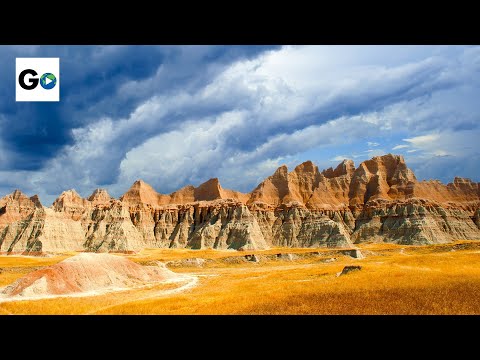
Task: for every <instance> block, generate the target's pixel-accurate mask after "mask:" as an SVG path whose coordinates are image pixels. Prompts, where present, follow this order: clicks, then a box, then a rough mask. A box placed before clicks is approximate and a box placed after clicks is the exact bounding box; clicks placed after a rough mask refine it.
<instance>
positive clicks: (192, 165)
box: [0, 46, 480, 206]
mask: <svg viewBox="0 0 480 360" xmlns="http://www.w3.org/2000/svg"><path fill="white" fill-rule="evenodd" d="M16 57H59V58H60V78H61V88H60V102H45V103H41V102H16V101H15V81H16V79H15V58H16ZM0 63H1V64H2V66H1V67H0V78H1V79H3V80H4V81H1V82H0V197H2V196H4V195H6V194H9V193H11V192H12V191H13V190H14V189H20V190H22V191H23V192H24V193H26V194H28V195H29V196H31V195H34V194H38V195H39V196H40V199H41V201H42V203H43V204H44V205H46V206H49V205H50V204H51V203H52V202H53V201H54V200H55V198H56V197H58V195H59V194H60V193H61V192H62V191H64V190H67V189H72V188H73V189H75V190H76V191H77V192H78V193H79V194H80V195H82V196H84V197H88V196H89V195H90V194H91V193H92V192H93V190H94V189H96V188H106V189H107V190H108V191H109V193H110V194H111V195H112V196H115V197H119V196H121V195H122V194H123V193H124V192H126V191H127V190H128V188H129V187H130V186H131V185H132V183H133V182H134V181H136V180H137V179H143V180H144V181H145V182H147V183H149V184H151V185H152V186H153V187H154V188H155V189H156V190H157V191H158V192H160V193H164V194H167V193H171V192H173V191H175V190H177V189H179V188H181V187H183V186H185V185H189V184H192V185H195V186H197V185H199V184H201V183H202V182H204V181H206V180H208V179H210V178H213V177H218V178H219V179H220V183H221V184H222V186H223V187H224V188H231V189H235V190H239V191H242V192H249V191H251V190H253V189H254V188H255V187H256V185H258V183H260V182H261V181H262V180H263V179H264V178H265V177H267V176H269V175H271V174H272V173H273V172H274V171H275V170H276V169H277V168H278V167H279V166H280V165H282V164H286V165H287V166H288V168H289V170H293V169H294V167H295V166H296V165H298V164H300V163H302V162H303V161H306V160H312V161H313V162H314V163H315V164H317V165H318V166H319V168H320V170H322V169H325V168H328V167H331V166H333V167H335V166H336V165H337V164H338V163H339V162H340V161H342V160H343V159H345V158H347V159H352V160H354V162H355V165H358V164H359V163H360V162H362V161H364V160H366V159H369V158H371V157H373V156H377V155H383V154H388V153H393V154H400V155H403V156H404V157H405V160H406V162H407V165H408V166H409V167H410V168H411V169H412V170H413V171H414V172H415V174H416V176H417V178H418V179H419V180H423V179H426V180H428V179H439V180H441V181H442V182H444V183H448V182H451V181H452V180H453V178H454V177H455V176H462V177H468V178H470V179H472V180H474V181H480V167H479V164H480V146H479V145H478V142H479V141H480V101H479V94H480V92H479V90H480V47H478V46H0Z"/></svg>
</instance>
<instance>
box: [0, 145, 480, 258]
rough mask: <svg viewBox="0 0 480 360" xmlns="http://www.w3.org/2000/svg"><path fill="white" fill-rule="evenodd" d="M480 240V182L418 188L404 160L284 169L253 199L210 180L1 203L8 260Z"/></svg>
mask: <svg viewBox="0 0 480 360" xmlns="http://www.w3.org/2000/svg"><path fill="white" fill-rule="evenodd" d="M462 239H465V240H480V183H476V182H472V181H470V180H469V179H464V178H459V177H456V178H455V179H454V181H453V183H449V184H447V185H444V184H442V183H441V182H439V181H436V180H430V181H417V179H416V178H415V175H414V173H413V172H412V171H411V170H410V169H409V168H408V167H407V165H406V164H405V161H404V159H403V157H402V156H399V155H391V154H388V155H384V156H379V157H374V158H372V159H370V160H367V161H364V162H362V163H361V164H360V165H359V166H358V167H357V168H355V165H354V163H353V161H351V160H344V161H343V162H341V163H340V164H339V165H338V166H337V167H336V168H335V169H333V168H329V169H327V170H323V171H319V169H318V167H317V166H315V165H314V164H313V163H312V162H311V161H307V162H304V163H303V164H300V165H298V166H297V167H296V168H295V169H294V170H293V171H291V172H289V171H288V169H287V167H286V166H281V167H279V168H278V169H277V170H276V171H275V173H274V174H273V175H272V176H269V177H268V178H266V179H265V180H264V181H263V182H261V183H260V184H259V185H258V186H257V187H256V188H255V189H254V190H253V191H252V192H251V193H249V194H243V193H240V192H237V191H233V190H227V189H224V188H222V187H221V185H220V183H219V181H218V179H210V180H208V181H207V182H205V183H203V184H201V185H199V186H198V187H194V186H186V187H184V188H182V189H180V190H178V191H175V192H174V193H172V194H169V195H167V194H160V193H157V192H156V191H155V190H154V189H153V188H152V187H151V186H150V185H148V184H146V183H145V182H143V181H141V180H138V181H136V182H135V183H134V184H133V185H132V187H131V188H130V189H129V190H128V191H127V192H126V193H125V194H124V195H123V196H121V197H120V198H119V199H114V198H112V197H111V196H110V195H109V194H108V193H107V191H106V190H104V189H97V190H95V191H94V192H93V193H92V195H91V196H90V197H89V198H88V199H84V198H82V197H81V196H80V195H78V194H77V193H76V192H75V190H68V191H65V192H63V193H62V194H61V195H60V196H59V197H58V198H57V199H56V200H55V201H54V203H53V204H52V206H50V207H45V206H43V205H42V204H41V202H40V199H39V198H38V196H36V195H35V196H32V197H30V198H29V197H27V196H26V195H24V194H23V193H22V192H21V191H19V190H15V191H14V192H13V193H12V194H10V195H7V196H5V197H3V198H1V199H0V252H2V253H23V254H35V253H39V252H63V251H71V250H73V251H85V250H86V251H94V252H108V251H137V250H140V249H142V248H169V247H170V248H184V247H187V248H192V249H201V248H217V249H237V250H247V249H266V248H269V247H276V246H286V247H351V246H352V245H353V244H355V243H360V242H391V243H399V244H433V243H445V242H450V241H454V240H462Z"/></svg>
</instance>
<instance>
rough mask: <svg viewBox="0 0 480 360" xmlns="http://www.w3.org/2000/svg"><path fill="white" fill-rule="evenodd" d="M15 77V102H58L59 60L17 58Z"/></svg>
mask: <svg viewBox="0 0 480 360" xmlns="http://www.w3.org/2000/svg"><path fill="white" fill-rule="evenodd" d="M16 77H17V79H16V80H17V83H16V100H17V101H60V59H59V58H17V59H16ZM39 85H40V86H39Z"/></svg>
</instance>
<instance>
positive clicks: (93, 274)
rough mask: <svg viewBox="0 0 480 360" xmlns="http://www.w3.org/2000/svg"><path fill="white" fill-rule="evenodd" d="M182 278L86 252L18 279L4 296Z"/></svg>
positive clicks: (83, 291)
mask: <svg viewBox="0 0 480 360" xmlns="http://www.w3.org/2000/svg"><path fill="white" fill-rule="evenodd" d="M175 278H180V276H179V275H177V274H175V273H174V272H172V271H170V270H168V269H167V268H165V267H164V266H141V265H138V264H136V263H134V262H133V261H131V260H128V259H126V258H123V257H120V256H115V255H109V254H91V253H90V254H87V253H82V254H79V255H76V256H73V257H71V258H68V259H66V260H63V261H61V262H59V263H58V264H55V265H52V266H49V267H47V268H45V269H41V270H37V271H34V272H31V273H29V274H27V275H26V276H24V277H22V278H20V279H18V280H17V281H15V282H14V283H13V284H12V285H9V286H7V287H6V288H5V289H4V290H3V291H2V294H1V295H2V297H6V298H11V297H21V298H42V297H51V296H65V295H88V294H91V295H93V294H95V295H97V294H101V293H104V292H107V291H116V290H122V289H123V290H125V289H130V288H133V287H138V286H144V285H146V284H149V283H155V282H159V281H164V280H167V279H175Z"/></svg>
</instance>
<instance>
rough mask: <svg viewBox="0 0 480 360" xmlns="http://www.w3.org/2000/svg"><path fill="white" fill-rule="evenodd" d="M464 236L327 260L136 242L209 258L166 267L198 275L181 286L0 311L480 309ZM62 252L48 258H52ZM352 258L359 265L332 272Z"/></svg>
mask: <svg viewBox="0 0 480 360" xmlns="http://www.w3.org/2000/svg"><path fill="white" fill-rule="evenodd" d="M463 243H465V244H467V245H468V244H470V243H469V242H463ZM471 244H472V246H470V247H467V248H466V249H465V250H456V251H451V249H452V245H451V244H449V245H448V246H447V245H439V246H429V247H413V246H412V247H409V246H399V245H391V244H368V245H362V248H363V249H368V250H369V251H372V252H373V253H374V254H376V255H371V256H368V257H367V258H366V259H361V260H360V259H351V258H349V257H346V256H341V257H339V256H337V255H336V256H335V257H337V259H338V261H336V262H333V263H322V262H319V261H318V259H316V258H310V259H301V260H298V261H294V262H289V261H283V260H282V261H276V260H272V261H267V262H260V263H240V264H229V263H225V262H222V261H221V260H220V258H222V257H225V256H238V255H244V254H246V253H247V252H245V253H239V252H231V251H215V250H200V251H198V250H185V249H179V250H169V249H154V250H144V251H142V252H141V253H139V254H136V255H124V256H127V257H129V258H131V259H132V260H135V261H139V262H142V261H148V260H156V259H158V260H163V261H166V260H173V259H184V258H193V257H201V258H209V259H214V260H215V259H216V261H214V262H213V265H212V266H206V267H204V268H191V267H190V268H178V269H174V271H178V272H182V273H192V274H195V275H197V276H199V283H198V286H197V287H195V288H193V289H191V290H188V291H186V292H183V293H177V294H173V295H170V296H163V297H157V298H150V299H145V297H148V296H149V294H152V291H155V290H158V289H163V288H162V286H161V285H159V286H157V287H153V288H151V289H137V290H131V291H126V292H118V293H110V294H106V295H101V296H95V297H83V298H57V299H49V300H37V301H21V302H10V303H0V314H8V313H15V314H88V313H95V314H480V302H479V301H478V298H479V296H480V261H479V260H480V248H479V247H478V246H477V245H476V243H471ZM402 248H403V249H404V251H403V253H401V252H400V250H401V249H402ZM312 250H314V249H272V250H270V251H268V252H267V251H264V252H256V253H278V252H289V253H292V252H303V251H312ZM319 250H320V251H322V252H324V251H328V250H326V249H319ZM332 251H334V250H332ZM248 253H250V252H248ZM66 256H67V255H63V256H61V257H58V259H57V258H55V259H53V258H50V259H49V260H50V261H55V262H57V261H60V260H61V259H63V258H64V257H66ZM24 260H25V261H26V263H28V265H26V266H39V265H32V263H31V259H30V258H28V259H26V258H17V260H16V263H15V266H16V267H17V268H19V267H21V266H22V264H23V261H24ZM34 260H35V259H34ZM2 261H4V259H3V257H0V264H4V263H3V262H2ZM8 261H10V260H8ZM42 261H46V260H42ZM352 264H355V265H361V266H362V267H363V268H362V270H361V271H358V272H353V273H350V274H348V275H345V276H340V277H337V276H336V273H338V272H340V271H341V270H342V268H343V267H344V266H345V265H352ZM1 266H2V265H0V267H1ZM12 266H14V265H12ZM15 275H16V274H11V275H8V276H10V277H8V276H7V275H6V273H2V274H0V284H6V283H8V282H9V281H13V280H14V279H13V277H14V276H15ZM17 275H18V274H17ZM21 275H22V274H20V275H19V276H21ZM2 286H3V285H2ZM163 286H164V287H165V285H163Z"/></svg>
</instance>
